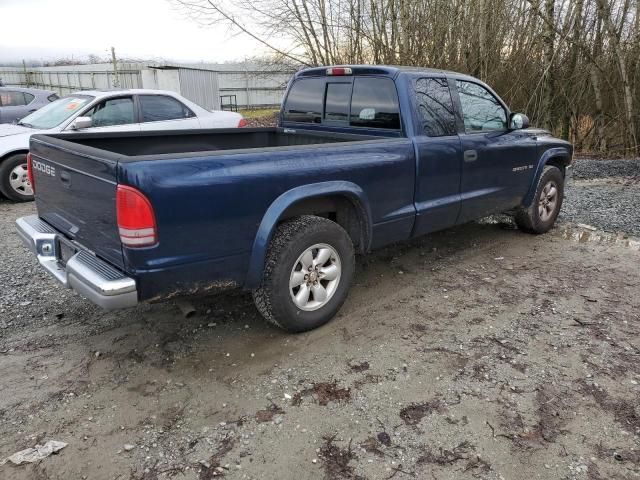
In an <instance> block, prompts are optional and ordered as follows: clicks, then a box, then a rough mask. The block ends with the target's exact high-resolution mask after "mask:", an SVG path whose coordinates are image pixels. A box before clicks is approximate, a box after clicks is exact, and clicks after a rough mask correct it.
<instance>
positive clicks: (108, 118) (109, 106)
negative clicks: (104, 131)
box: [83, 97, 135, 127]
mask: <svg viewBox="0 0 640 480" xmlns="http://www.w3.org/2000/svg"><path fill="white" fill-rule="evenodd" d="M83 116H84V117H90V118H91V120H92V122H91V126H92V127H111V126H114V125H127V124H130V123H135V109H134V107H133V99H132V98H131V97H122V98H110V99H109V100H105V101H104V102H100V103H99V104H97V105H96V106H95V107H93V108H92V109H91V110H89V111H88V112H87V113H85V114H84V115H83Z"/></svg>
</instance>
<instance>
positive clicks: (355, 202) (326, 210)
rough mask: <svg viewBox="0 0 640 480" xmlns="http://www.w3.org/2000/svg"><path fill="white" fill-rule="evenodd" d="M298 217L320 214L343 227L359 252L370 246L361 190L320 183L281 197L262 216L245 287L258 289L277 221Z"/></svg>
mask: <svg viewBox="0 0 640 480" xmlns="http://www.w3.org/2000/svg"><path fill="white" fill-rule="evenodd" d="M299 215H319V216H323V217H326V218H329V219H331V220H333V221H335V222H336V223H337V224H339V225H340V226H342V227H343V228H344V229H345V230H346V231H347V233H348V234H349V236H350V237H351V239H352V241H353V243H354V246H355V247H356V248H357V251H359V252H366V251H367V250H368V249H369V246H370V244H371V212H370V210H369V203H368V201H367V198H366V195H365V193H364V191H363V190H362V189H361V188H360V187H359V186H358V185H356V184H354V183H352V182H347V181H331V182H321V183H315V184H311V185H303V186H300V187H296V188H293V189H291V190H288V191H287V192H285V193H283V194H282V195H280V196H279V197H278V198H276V199H275V200H274V202H273V203H272V204H271V205H270V206H269V208H268V209H267V211H266V213H265V214H264V216H263V218H262V221H261V222H260V226H259V227H258V231H257V233H256V237H255V239H254V242H253V248H252V251H251V259H250V261H249V271H248V273H247V276H246V279H245V283H244V287H245V288H248V289H252V288H257V287H258V286H259V285H260V281H261V279H262V271H263V269H264V262H265V258H266V254H267V249H268V248H269V242H270V241H271V238H272V237H273V233H274V231H275V229H276V227H277V226H278V224H279V223H280V222H282V221H283V220H286V219H288V218H292V217H296V216H299Z"/></svg>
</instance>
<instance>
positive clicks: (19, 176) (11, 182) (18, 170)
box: [0, 153, 33, 202]
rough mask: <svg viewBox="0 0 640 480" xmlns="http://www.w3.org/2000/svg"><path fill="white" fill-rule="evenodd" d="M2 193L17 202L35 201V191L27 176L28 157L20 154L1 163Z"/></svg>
mask: <svg viewBox="0 0 640 480" xmlns="http://www.w3.org/2000/svg"><path fill="white" fill-rule="evenodd" d="M0 192H2V194H3V195H4V196H5V197H7V198H9V199H11V200H14V201H16V202H28V201H31V200H33V189H32V188H31V183H30V182H29V177H28V175H27V155H26V154H24V153H19V154H16V155H12V156H10V157H7V158H5V159H4V160H2V162H0Z"/></svg>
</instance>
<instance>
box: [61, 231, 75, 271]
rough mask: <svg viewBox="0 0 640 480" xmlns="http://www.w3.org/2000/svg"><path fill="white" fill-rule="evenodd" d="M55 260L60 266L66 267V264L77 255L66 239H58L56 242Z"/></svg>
mask: <svg viewBox="0 0 640 480" xmlns="http://www.w3.org/2000/svg"><path fill="white" fill-rule="evenodd" d="M56 242H57V245H56V247H57V249H56V253H57V258H58V262H60V263H61V264H62V266H66V265H67V262H68V261H69V260H70V259H71V257H73V256H74V255H75V254H76V253H78V249H77V248H76V247H75V246H74V245H73V244H72V243H71V242H70V241H69V240H67V239H65V238H60V237H58V238H57V240H56Z"/></svg>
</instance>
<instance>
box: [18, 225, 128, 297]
mask: <svg viewBox="0 0 640 480" xmlns="http://www.w3.org/2000/svg"><path fill="white" fill-rule="evenodd" d="M16 226H17V229H18V234H19V235H20V237H21V238H22V241H23V242H24V244H25V245H26V247H27V248H28V249H29V250H31V251H32V252H33V253H34V254H35V255H36V256H37V257H38V262H40V265H42V266H43V267H44V268H45V270H47V271H48V272H49V273H50V274H51V275H53V276H54V277H55V278H56V280H58V281H59V282H60V283H62V284H63V285H64V286H65V287H67V288H71V289H73V290H75V291H76V292H78V293H79V294H80V295H82V296H83V297H86V298H87V299H89V300H91V301H92V302H93V303H95V304H96V305H99V306H100V307H102V308H104V309H107V310H113V309H116V308H126V307H133V306H134V305H136V304H137V303H138V292H137V289H136V281H135V280H134V279H133V278H130V277H127V276H126V275H124V274H123V273H122V272H120V271H118V270H116V269H115V268H113V267H112V266H111V265H109V264H108V263H106V262H104V261H103V260H100V259H99V258H97V257H95V256H94V255H92V254H90V253H89V252H86V251H84V250H79V251H78V252H77V253H76V254H75V255H73V256H72V257H71V258H69V260H67V262H66V265H65V266H63V265H62V264H61V263H60V261H59V254H58V251H57V249H58V245H59V241H58V234H57V233H56V231H55V230H54V229H53V228H52V227H51V226H49V225H48V224H46V223H45V222H43V221H42V220H40V219H39V218H38V216H37V215H30V216H28V217H22V218H19V219H18V220H16Z"/></svg>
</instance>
